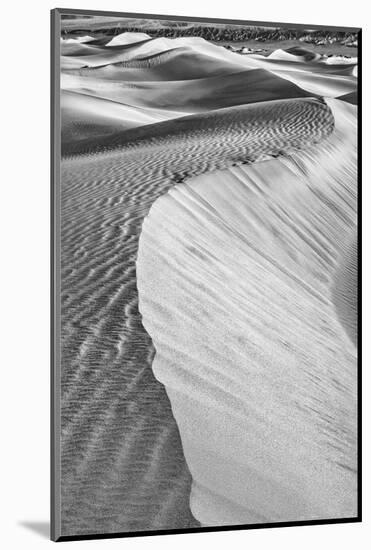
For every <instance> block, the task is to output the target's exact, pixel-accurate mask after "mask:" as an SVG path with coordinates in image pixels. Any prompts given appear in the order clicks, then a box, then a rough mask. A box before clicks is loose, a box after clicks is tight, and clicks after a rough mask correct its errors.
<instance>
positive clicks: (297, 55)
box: [268, 47, 322, 63]
mask: <svg viewBox="0 0 371 550" xmlns="http://www.w3.org/2000/svg"><path fill="white" fill-rule="evenodd" d="M321 57H322V56H321V55H320V54H318V53H315V52H312V51H309V50H306V49H305V48H297V47H296V48H288V49H287V50H281V49H277V50H275V51H274V52H272V53H271V54H270V55H269V56H268V59H269V60H272V59H277V60H280V61H289V62H290V63H292V62H295V61H300V62H303V61H318V60H319V59H321Z"/></svg>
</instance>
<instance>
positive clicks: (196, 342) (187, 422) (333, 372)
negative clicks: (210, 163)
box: [137, 100, 357, 525]
mask: <svg viewBox="0 0 371 550" xmlns="http://www.w3.org/2000/svg"><path fill="white" fill-rule="evenodd" d="M328 102H329V105H330V107H331V110H332V111H333V114H334V117H335V130H334V132H333V134H332V135H330V136H329V137H328V138H327V139H326V140H324V141H322V142H321V143H320V144H319V145H311V146H309V145H308V147H307V148H306V149H303V150H301V151H293V152H291V153H287V155H285V156H284V157H283V158H282V159H274V160H269V161H267V162H260V163H258V164H253V165H251V166H239V167H235V168H230V169H228V170H224V171H219V172H214V173H209V174H205V175H201V176H199V177H196V178H194V179H192V180H189V181H187V182H186V183H184V184H180V185H178V186H177V187H175V188H173V189H172V190H170V191H169V192H168V193H167V194H166V195H164V196H162V197H161V198H159V199H158V200H157V201H156V202H155V203H154V205H153V206H152V208H151V210H150V212H149V215H148V216H147V217H146V219H145V221H144V223H143V229H142V233H141V236H140V242H139V251H138V260H137V281H138V290H139V310H140V312H141V314H142V318H143V324H144V326H145V328H146V330H147V331H148V333H149V334H150V335H151V337H152V339H153V342H154V345H155V349H156V355H155V358H154V360H153V363H152V368H153V371H154V373H155V376H156V378H157V379H158V380H159V381H160V382H162V383H163V384H164V385H165V388H166V391H167V394H168V396H169V398H170V402H171V405H172V411H173V414H174V416H175V419H176V421H177V424H178V427H179V430H180V435H181V439H182V445H183V449H184V453H185V457H186V460H187V464H188V467H189V469H190V472H191V475H192V480H193V481H192V492H191V497H190V506H191V510H192V513H193V514H194V516H195V517H196V518H197V519H198V520H199V521H200V522H201V523H202V524H204V525H223V524H224V525H225V524H245V523H260V522H275V521H298V520H313V519H326V518H341V517H352V516H355V515H356V510H357V497H356V494H357V491H356V485H357V475H356V468H357V455H356V434H355V433H354V427H355V426H356V394H357V383H356V378H355V377H354V365H355V348H354V347H353V346H351V345H349V344H348V343H347V338H346V336H345V333H344V329H343V327H342V326H341V324H340V323H339V321H338V318H337V315H336V311H335V305H334V302H333V298H332V281H333V277H334V272H335V271H336V266H337V262H338V257H339V254H341V250H342V243H343V241H344V240H346V239H347V238H348V236H349V235H350V234H351V233H352V231H353V228H354V224H355V221H356V198H355V197H356V194H355V191H356V181H357V180H356V114H355V113H356V109H355V108H354V107H353V106H351V105H349V104H347V103H343V102H340V101H336V100H329V101H328Z"/></svg>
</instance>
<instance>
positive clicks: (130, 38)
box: [106, 32, 151, 46]
mask: <svg viewBox="0 0 371 550" xmlns="http://www.w3.org/2000/svg"><path fill="white" fill-rule="evenodd" d="M150 39H151V37H150V36H149V34H146V33H145V32H122V33H121V34H118V35H117V36H115V37H114V38H112V40H110V41H109V42H107V44H106V45H107V46H122V45H123V44H135V43H136V42H143V41H144V40H150Z"/></svg>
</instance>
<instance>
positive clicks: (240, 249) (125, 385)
mask: <svg viewBox="0 0 371 550" xmlns="http://www.w3.org/2000/svg"><path fill="white" fill-rule="evenodd" d="M246 11H247V12H248V9H247V10H246ZM189 15H190V16H191V15H192V13H190V14H189ZM212 15H213V14H212V13H211V14H210V17H212ZM247 17H248V13H247ZM344 22H345V23H346V21H344ZM312 23H316V25H314V24H313V25H312ZM321 23H322V22H321V14H320V13H316V14H314V17H312V20H310V21H308V26H306V25H303V24H298V25H294V24H283V23H282V24H280V23H274V22H269V21H267V22H256V23H254V22H248V23H247V22H243V21H241V22H238V21H235V22H232V21H228V20H225V21H223V20H220V21H219V22H218V21H217V20H214V21H213V20H210V21H207V20H205V19H202V18H194V19H193V20H192V19H191V18H189V17H184V18H183V19H182V18H181V17H171V16H168V18H167V17H166V16H155V15H152V16H150V15H148V16H145V15H138V14H132V15H130V14H124V13H123V14H122V15H120V14H110V13H104V12H102V13H101V14H99V13H98V12H91V13H89V11H85V12H83V11H79V10H75V11H74V10H67V9H62V10H54V11H53V13H52V24H53V35H52V53H53V55H52V64H53V63H54V69H53V67H52V71H53V78H54V80H53V97H52V100H53V105H52V107H54V111H53V112H52V117H54V118H53V131H54V135H53V137H54V149H53V151H54V157H53V161H54V178H53V186H54V187H53V189H54V196H53V199H54V203H53V204H54V206H53V207H54V210H53V223H54V232H53V239H54V241H53V244H54V265H53V273H54V279H53V280H54V281H55V286H54V287H53V289H52V290H53V292H54V295H53V299H54V304H53V305H54V308H53V315H54V316H53V322H54V325H53V331H54V332H53V344H54V345H53V349H52V353H53V357H52V393H53V414H52V430H53V440H52V450H53V461H52V469H53V471H52V478H53V483H52V537H53V539H54V540H69V539H71V540H72V539H73V538H79V537H80V538H88V537H94V536H110V535H112V536H114V535H122V536H127V535H129V536H130V535H135V534H146V533H147V534H150V533H152V534H156V532H162V533H172V532H175V533H176V532H178V533H179V532H180V533H184V532H188V531H189V532H192V531H198V530H201V531H202V530H213V529H231V528H236V529H239V528H259V527H264V526H270V527H274V526H276V525H277V526H279V525H306V524H316V523H321V522H322V523H326V522H327V523H334V522H356V521H359V520H360V509H359V506H360V487H359V479H360V471H359V465H360V462H359V460H360V458H359V452H358V451H359V433H358V426H359V422H360V418H359V398H360V397H359V363H358V345H359V342H358V332H359V330H358V328H359V325H358V311H357V306H358V276H357V267H358V261H359V259H358V248H359V238H358V223H357V221H358V215H359V212H358V205H359V151H358V149H359V147H358V142H359V121H358V102H359V97H360V94H359V87H358V78H359V76H358V64H359V63H358V61H359V55H360V48H361V43H360V41H361V32H360V29H359V28H353V27H332V26H321Z"/></svg>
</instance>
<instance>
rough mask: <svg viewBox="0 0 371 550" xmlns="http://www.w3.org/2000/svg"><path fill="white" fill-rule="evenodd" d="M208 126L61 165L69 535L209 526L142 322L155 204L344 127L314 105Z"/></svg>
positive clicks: (292, 105)
mask: <svg viewBox="0 0 371 550" xmlns="http://www.w3.org/2000/svg"><path fill="white" fill-rule="evenodd" d="M344 105H346V104H344ZM349 107H351V106H349ZM199 119H200V122H199V123H198V122H197V119H196V120H195V121H193V122H192V123H191V124H190V123H188V125H187V122H186V121H184V120H183V121H182V120H180V119H179V120H177V121H173V122H171V123H170V122H169V123H161V124H159V125H158V127H159V128H160V133H159V135H158V136H156V130H155V126H151V127H150V128H152V130H151V135H150V137H149V139H146V138H145V134H144V133H143V135H142V136H140V135H138V134H137V139H136V140H135V141H131V142H129V143H128V142H127V141H125V139H123V138H122V139H123V143H122V144H121V145H120V142H119V140H118V142H117V143H116V148H115V149H113V150H107V151H106V152H105V151H104V150H102V151H101V152H96V153H94V154H90V155H80V156H78V157H74V158H69V159H65V160H63V161H62V166H61V182H62V188H61V220H62V227H61V243H62V249H61V270H62V277H61V280H62V289H61V309H62V315H61V318H62V327H61V330H62V335H61V336H62V339H61V345H62V349H61V359H62V369H61V372H62V380H61V402H62V415H61V422H62V426H61V428H62V440H61V449H62V454H61V461H62V480H61V481H62V510H61V515H62V534H71V533H74V534H87V533H91V532H105V533H109V532H114V531H116V532H119V531H138V530H143V529H180V528H183V529H184V528H188V527H192V526H197V525H198V522H197V520H196V519H194V517H193V516H192V514H191V512H190V509H189V494H190V488H191V477H190V474H189V470H188V467H187V465H186V463H185V460H184V455H183V450H182V445H181V441H180V437H179V432H178V427H177V425H176V423H175V420H174V417H173V415H172V412H171V407H170V403H169V401H168V398H167V396H166V392H165V390H164V387H163V386H162V385H161V384H160V383H159V382H158V381H157V380H156V379H155V377H154V375H153V373H152V370H151V365H152V361H153V357H154V348H153V345H152V342H151V338H150V336H149V335H148V334H147V332H146V331H145V329H144V328H143V326H142V322H141V315H140V313H139V311H138V295H137V287H136V271H135V265H136V264H135V262H136V258H137V250H138V238H139V235H140V232H141V227H142V221H143V219H144V217H145V216H146V215H147V214H148V211H149V209H150V207H151V205H152V203H153V202H154V201H155V200H156V199H157V198H158V197H160V196H161V195H163V194H164V193H166V192H167V191H168V190H169V189H170V188H171V187H173V186H174V185H176V184H177V183H178V182H179V181H183V180H185V179H187V178H190V177H192V176H195V175H197V174H202V173H206V172H208V171H210V170H215V169H222V168H225V167H228V166H231V165H232V164H241V163H243V162H247V163H252V162H258V161H261V160H264V159H269V158H272V156H275V155H279V154H281V153H282V152H283V151H286V152H288V151H290V150H294V149H296V148H298V147H302V148H305V147H307V146H308V145H310V144H313V143H316V142H320V141H321V140H324V139H326V138H327V137H328V136H329V135H331V133H332V131H333V128H334V119H333V115H332V113H331V110H330V109H329V108H328V106H327V105H326V104H324V103H323V102H321V101H318V100H315V99H298V100H283V101H277V102H272V101H270V102H267V103H260V104H254V105H247V106H243V107H234V108H231V109H228V110H225V111H224V112H222V113H216V114H215V113H210V114H209V115H206V114H205V115H200V116H199ZM163 124H165V126H163ZM166 125H167V126H166ZM172 125H174V128H175V129H172ZM161 128H162V130H161ZM164 128H166V131H165V130H164ZM177 129H178V130H177ZM161 131H162V132H163V133H161ZM177 131H179V132H178V133H177ZM130 132H134V131H132V130H128V132H124V134H126V133H130ZM135 132H139V134H140V129H135ZM133 135H134V134H133ZM107 147H108V148H109V146H108V145H107Z"/></svg>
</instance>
